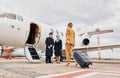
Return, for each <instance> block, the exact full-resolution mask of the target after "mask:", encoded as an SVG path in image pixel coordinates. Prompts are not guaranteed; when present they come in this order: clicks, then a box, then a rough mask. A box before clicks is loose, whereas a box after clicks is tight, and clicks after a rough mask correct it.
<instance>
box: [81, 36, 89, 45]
mask: <svg viewBox="0 0 120 78" xmlns="http://www.w3.org/2000/svg"><path fill="white" fill-rule="evenodd" d="M82 43H83V45H85V46H87V45H89V44H90V40H89V39H88V38H85V39H83V42H82Z"/></svg>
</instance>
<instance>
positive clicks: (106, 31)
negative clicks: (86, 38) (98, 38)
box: [79, 29, 113, 36]
mask: <svg viewBox="0 0 120 78" xmlns="http://www.w3.org/2000/svg"><path fill="white" fill-rule="evenodd" d="M110 32H113V30H100V29H96V31H90V32H87V33H88V35H90V36H92V35H97V34H105V33H110ZM84 34H85V33H82V34H79V36H83V35H84Z"/></svg>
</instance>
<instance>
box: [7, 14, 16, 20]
mask: <svg viewBox="0 0 120 78" xmlns="http://www.w3.org/2000/svg"><path fill="white" fill-rule="evenodd" d="M6 18H9V19H16V15H15V14H12V13H10V14H8V15H7V16H6Z"/></svg>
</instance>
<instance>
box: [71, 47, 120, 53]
mask: <svg viewBox="0 0 120 78" xmlns="http://www.w3.org/2000/svg"><path fill="white" fill-rule="evenodd" d="M113 48H120V45H107V46H98V47H88V48H74V49H73V50H75V51H76V50H80V51H82V52H91V51H98V50H107V49H113Z"/></svg>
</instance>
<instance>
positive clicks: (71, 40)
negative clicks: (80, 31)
mask: <svg viewBox="0 0 120 78" xmlns="http://www.w3.org/2000/svg"><path fill="white" fill-rule="evenodd" d="M66 43H68V44H71V45H72V46H75V31H74V30H73V29H72V28H70V27H67V29H66Z"/></svg>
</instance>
